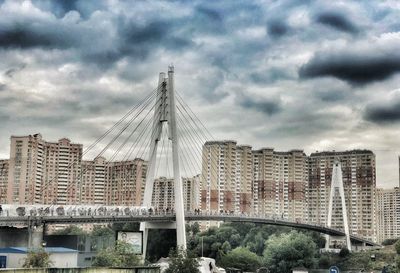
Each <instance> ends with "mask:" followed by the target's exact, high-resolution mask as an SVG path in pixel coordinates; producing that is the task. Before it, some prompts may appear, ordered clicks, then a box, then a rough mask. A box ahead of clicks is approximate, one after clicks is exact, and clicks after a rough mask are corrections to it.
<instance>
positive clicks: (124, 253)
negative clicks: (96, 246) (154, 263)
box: [93, 241, 140, 267]
mask: <svg viewBox="0 0 400 273" xmlns="http://www.w3.org/2000/svg"><path fill="white" fill-rule="evenodd" d="M139 263H140V258H139V256H138V255H137V254H135V253H134V251H133V248H132V246H131V245H130V244H128V243H125V242H122V241H117V243H116V244H115V246H113V247H110V248H107V249H103V250H101V251H100V252H98V253H97V255H96V257H95V259H94V261H93V266H99V267H133V266H136V265H138V264H139Z"/></svg>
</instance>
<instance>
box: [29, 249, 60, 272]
mask: <svg viewBox="0 0 400 273" xmlns="http://www.w3.org/2000/svg"><path fill="white" fill-rule="evenodd" d="M52 264H53V262H52V261H50V253H48V252H46V251H45V250H44V249H43V248H39V249H36V250H33V251H29V252H28V255H27V257H26V258H25V261H24V264H23V265H22V266H23V267H24V268H33V267H41V268H43V267H50V266H51V265H52Z"/></svg>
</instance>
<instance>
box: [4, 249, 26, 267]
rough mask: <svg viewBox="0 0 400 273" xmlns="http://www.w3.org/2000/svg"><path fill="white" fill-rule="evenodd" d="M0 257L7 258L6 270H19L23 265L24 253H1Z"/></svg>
mask: <svg viewBox="0 0 400 273" xmlns="http://www.w3.org/2000/svg"><path fill="white" fill-rule="evenodd" d="M0 256H6V257H7V261H6V263H7V268H19V267H22V265H23V264H24V261H25V258H26V254H25V253H1V254H0Z"/></svg>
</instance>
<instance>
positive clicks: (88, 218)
mask: <svg viewBox="0 0 400 273" xmlns="http://www.w3.org/2000/svg"><path fill="white" fill-rule="evenodd" d="M185 220H186V221H223V222H244V223H257V224H268V225H278V226H287V227H293V228H300V229H306V230H312V231H316V232H320V233H323V234H328V235H333V236H344V231H342V230H338V229H334V228H329V227H325V226H321V225H314V224H308V223H302V222H292V221H288V220H284V219H277V218H266V217H260V216H248V215H234V214H202V213H199V214H192V213H187V214H186V215H185ZM174 221H175V215H174V214H148V213H146V214H132V215H123V214H121V215H57V216H48V215H43V216H38V215H33V216H4V215H3V216H0V226H31V225H40V224H83V223H85V224H88V223H93V224H95V223H126V222H174ZM351 240H352V241H353V242H356V243H365V244H367V245H370V246H378V245H379V244H377V243H374V242H372V241H369V240H366V239H364V238H361V237H359V236H355V235H351Z"/></svg>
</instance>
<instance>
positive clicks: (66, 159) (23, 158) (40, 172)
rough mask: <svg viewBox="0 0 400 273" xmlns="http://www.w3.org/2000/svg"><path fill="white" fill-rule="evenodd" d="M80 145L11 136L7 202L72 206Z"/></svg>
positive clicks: (65, 140) (31, 136)
mask: <svg viewBox="0 0 400 273" xmlns="http://www.w3.org/2000/svg"><path fill="white" fill-rule="evenodd" d="M81 158H82V145H81V144H73V143H71V142H70V140H69V139H66V138H62V139H60V140H59V141H58V142H47V141H45V140H43V139H42V136H41V135H40V134H35V135H29V136H11V146H10V160H9V170H8V189H7V202H8V203H19V204H35V203H45V204H49V203H57V204H73V203H75V202H76V198H77V196H78V189H79V187H78V186H77V178H78V174H79V173H80V168H81Z"/></svg>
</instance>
